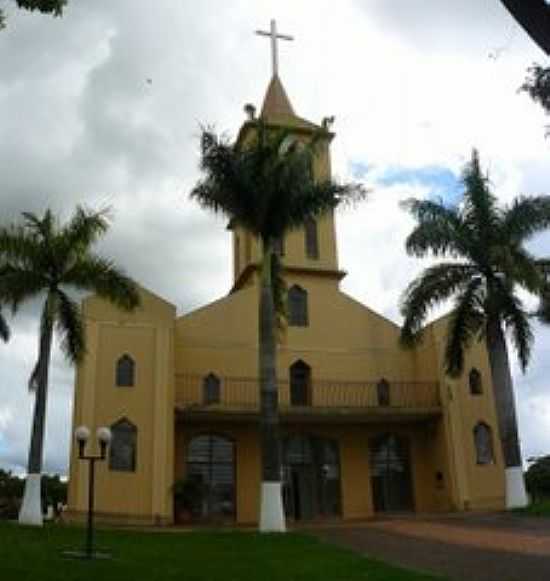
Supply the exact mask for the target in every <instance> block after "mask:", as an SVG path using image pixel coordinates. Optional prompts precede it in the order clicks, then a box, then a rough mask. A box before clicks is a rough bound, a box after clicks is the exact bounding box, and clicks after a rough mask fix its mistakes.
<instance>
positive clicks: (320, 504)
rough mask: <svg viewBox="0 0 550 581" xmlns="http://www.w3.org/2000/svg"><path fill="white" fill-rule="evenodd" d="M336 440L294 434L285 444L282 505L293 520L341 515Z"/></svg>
mask: <svg viewBox="0 0 550 581" xmlns="http://www.w3.org/2000/svg"><path fill="white" fill-rule="evenodd" d="M339 452H340V451H339V444H338V441H337V440H331V439H328V438H325V437H324V436H314V435H309V434H293V435H290V436H288V437H286V438H284V439H283V441H282V464H283V503H284V509H285V513H286V515H287V516H288V517H290V518H293V519H294V520H302V519H312V518H315V517H317V516H321V515H322V516H339V515H340V514H341V495H340V453H339Z"/></svg>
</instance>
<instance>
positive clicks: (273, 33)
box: [256, 20, 294, 77]
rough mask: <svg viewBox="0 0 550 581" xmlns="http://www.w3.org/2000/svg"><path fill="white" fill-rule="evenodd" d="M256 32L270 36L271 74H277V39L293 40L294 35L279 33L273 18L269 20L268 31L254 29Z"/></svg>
mask: <svg viewBox="0 0 550 581" xmlns="http://www.w3.org/2000/svg"><path fill="white" fill-rule="evenodd" d="M256 34H259V35H260V36H269V37H270V38H271V62H272V65H273V76H274V77H275V76H276V75H278V74H279V55H278V52H277V40H278V39H282V40H294V37H292V36H288V35H287V34H279V33H278V32H277V23H276V22H275V20H272V21H271V29H270V31H269V32H266V31H265V30H256Z"/></svg>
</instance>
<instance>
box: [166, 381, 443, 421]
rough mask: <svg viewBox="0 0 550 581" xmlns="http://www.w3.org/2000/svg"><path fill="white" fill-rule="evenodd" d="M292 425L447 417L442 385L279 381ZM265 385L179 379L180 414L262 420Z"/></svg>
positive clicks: (283, 417) (283, 414)
mask: <svg viewBox="0 0 550 581" xmlns="http://www.w3.org/2000/svg"><path fill="white" fill-rule="evenodd" d="M278 390H279V413H280V416H281V420H282V421H283V422H285V421H287V422H290V421H294V420H300V421H307V420H312V421H313V420H314V421H318V420H323V421H341V420H350V421H382V420H384V421H404V420H405V421H407V420H410V421H415V420H423V419H428V418H431V417H435V416H438V415H440V414H441V402H440V398H439V384H438V383H437V382H391V383H389V382H386V381H378V382H376V381H356V382H350V381H338V380H335V381H331V380H318V381H317V380H313V381H308V382H302V383H300V382H298V383H296V382H293V383H292V384H291V383H290V382H289V381H279V382H278ZM259 401H260V397H259V382H258V379H256V378H246V377H241V378H239V377H216V376H214V375H210V376H207V377H203V376H194V375H177V376H176V410H177V413H178V415H179V416H180V417H184V418H186V419H200V418H202V419H204V418H209V419H216V418H217V419H225V420H231V419H232V420H239V421H240V420H246V419H252V420H257V418H258V415H259V410H260V404H259Z"/></svg>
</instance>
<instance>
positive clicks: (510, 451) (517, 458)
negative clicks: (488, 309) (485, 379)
mask: <svg viewBox="0 0 550 581" xmlns="http://www.w3.org/2000/svg"><path fill="white" fill-rule="evenodd" d="M487 347H488V353H489V363H490V365H491V375H492V377H493V390H494V397H495V404H496V412H497V419H498V429H499V434H500V442H501V446H502V456H503V458H504V465H505V474H506V506H507V507H508V508H517V507H521V506H525V505H526V504H527V496H526V493H525V484H524V480H523V468H522V462H521V449H520V445H519V436H518V424H517V415H516V403H515V399H514V388H513V382H512V374H511V371H510V360H509V358H508V349H507V347H506V340H505V338H504V333H503V331H502V325H501V323H500V321H499V320H498V319H492V320H490V321H489V323H488V325H487Z"/></svg>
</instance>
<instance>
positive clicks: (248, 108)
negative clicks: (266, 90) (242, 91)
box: [244, 103, 256, 121]
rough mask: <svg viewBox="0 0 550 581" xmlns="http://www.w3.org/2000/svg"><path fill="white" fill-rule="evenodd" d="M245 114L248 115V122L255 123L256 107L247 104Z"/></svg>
mask: <svg viewBox="0 0 550 581" xmlns="http://www.w3.org/2000/svg"><path fill="white" fill-rule="evenodd" d="M244 112H245V113H246V114H247V115H248V120H249V121H253V120H254V118H255V117H256V107H254V105H252V103H247V104H246V105H245V106H244Z"/></svg>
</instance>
